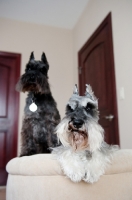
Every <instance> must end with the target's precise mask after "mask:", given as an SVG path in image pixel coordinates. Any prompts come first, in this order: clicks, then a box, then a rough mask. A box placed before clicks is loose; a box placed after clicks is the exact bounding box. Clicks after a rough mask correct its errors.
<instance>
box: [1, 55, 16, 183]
mask: <svg viewBox="0 0 132 200" xmlns="http://www.w3.org/2000/svg"><path fill="white" fill-rule="evenodd" d="M19 76H20V54H14V53H6V52H0V185H5V184H6V179H7V173H6V170H5V166H6V164H7V162H8V161H9V160H10V159H12V158H13V157H15V156H16V155H17V130H18V109H19V108H18V106H19V93H18V92H16V91H15V85H16V82H17V80H18V78H19Z"/></svg>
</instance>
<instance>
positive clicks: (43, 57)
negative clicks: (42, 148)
mask: <svg viewBox="0 0 132 200" xmlns="http://www.w3.org/2000/svg"><path fill="white" fill-rule="evenodd" d="M41 60H42V61H43V63H44V64H47V65H48V61H47V58H46V55H45V53H44V52H43V53H42V56H41Z"/></svg>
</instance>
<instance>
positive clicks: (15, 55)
mask: <svg viewBox="0 0 132 200" xmlns="http://www.w3.org/2000/svg"><path fill="white" fill-rule="evenodd" d="M0 56H1V57H3V58H6V57H8V58H9V57H10V58H15V60H16V73H15V78H16V80H17V79H18V78H19V77H20V68H21V54H20V53H10V52H4V51H0ZM19 96H20V95H19V92H17V91H16V92H15V108H16V109H15V122H14V127H15V132H14V134H13V136H14V137H13V143H14V144H15V145H14V146H13V149H12V158H14V157H16V156H17V148H18V121H19Z"/></svg>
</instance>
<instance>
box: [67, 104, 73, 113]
mask: <svg viewBox="0 0 132 200" xmlns="http://www.w3.org/2000/svg"><path fill="white" fill-rule="evenodd" d="M66 110H67V111H69V112H73V111H74V110H73V109H72V108H71V106H70V105H67V107H66Z"/></svg>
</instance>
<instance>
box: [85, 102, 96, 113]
mask: <svg viewBox="0 0 132 200" xmlns="http://www.w3.org/2000/svg"><path fill="white" fill-rule="evenodd" d="M94 108H95V106H94V105H93V104H92V103H87V106H86V107H85V109H86V110H87V111H90V110H92V109H94Z"/></svg>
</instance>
